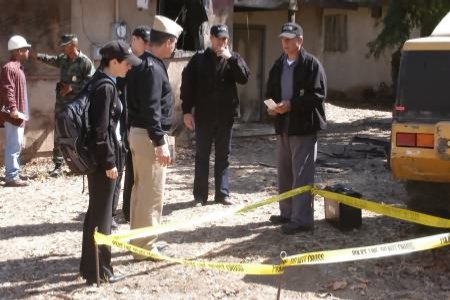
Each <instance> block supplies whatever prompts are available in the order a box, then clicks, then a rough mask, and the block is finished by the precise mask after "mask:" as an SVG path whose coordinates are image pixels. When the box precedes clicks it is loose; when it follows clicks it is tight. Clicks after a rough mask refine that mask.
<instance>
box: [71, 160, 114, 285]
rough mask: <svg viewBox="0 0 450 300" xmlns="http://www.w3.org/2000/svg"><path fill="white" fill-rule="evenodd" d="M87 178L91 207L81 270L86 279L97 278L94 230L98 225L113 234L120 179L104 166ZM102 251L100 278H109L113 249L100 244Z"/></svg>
mask: <svg viewBox="0 0 450 300" xmlns="http://www.w3.org/2000/svg"><path fill="white" fill-rule="evenodd" d="M87 178H88V185H89V207H88V210H87V212H86V216H85V218H84V226H83V246H82V251H81V263H80V273H81V275H82V276H83V278H85V279H86V280H94V279H95V278H96V276H95V274H96V271H95V244H94V230H95V228H96V227H97V228H98V232H100V233H103V234H108V235H109V234H111V216H112V201H113V194H114V188H115V186H116V180H115V179H109V178H108V177H106V172H105V170H104V169H102V168H101V167H99V168H98V169H97V170H96V171H95V172H94V173H92V174H89V175H87ZM98 250H99V263H100V278H102V279H107V278H108V277H110V276H112V275H114V273H113V268H112V266H111V249H110V247H109V246H105V245H100V246H99V249H98Z"/></svg>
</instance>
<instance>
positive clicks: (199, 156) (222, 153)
mask: <svg viewBox="0 0 450 300" xmlns="http://www.w3.org/2000/svg"><path fill="white" fill-rule="evenodd" d="M210 38H211V47H210V48H208V49H206V50H205V51H204V52H203V53H197V54H195V55H194V56H193V57H192V59H191V60H190V61H189V63H188V65H187V66H186V68H185V69H184V70H183V74H182V82H181V95H180V98H181V100H182V104H181V107H182V109H183V114H184V117H183V119H184V124H185V126H186V127H187V128H189V129H190V130H195V141H196V153H195V177H194V199H195V203H196V206H199V205H205V204H206V201H207V200H208V176H209V155H210V152H211V144H212V142H213V141H214V145H215V163H214V179H215V201H216V202H217V203H221V204H224V205H230V204H232V202H231V201H230V200H229V196H230V194H229V193H230V192H229V186H228V166H229V161H228V158H229V155H230V151H231V132H232V128H233V122H234V118H235V117H236V116H237V114H238V111H237V110H238V107H239V99H238V95H237V87H236V83H239V84H245V83H247V81H248V77H249V75H250V71H249V69H248V67H247V64H246V63H245V61H244V60H243V59H242V58H241V57H240V55H239V54H238V53H236V52H231V51H230V50H229V48H228V39H229V34H228V28H227V26H226V25H222V24H220V25H214V26H212V27H211V36H210Z"/></svg>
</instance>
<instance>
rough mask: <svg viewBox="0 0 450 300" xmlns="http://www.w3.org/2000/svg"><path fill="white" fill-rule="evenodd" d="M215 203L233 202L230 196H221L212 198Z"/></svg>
mask: <svg viewBox="0 0 450 300" xmlns="http://www.w3.org/2000/svg"><path fill="white" fill-rule="evenodd" d="M214 201H215V202H216V203H220V204H222V205H233V204H234V203H233V202H232V201H231V200H230V197H223V198H219V199H215V200H214Z"/></svg>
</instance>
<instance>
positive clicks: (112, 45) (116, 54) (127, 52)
mask: <svg viewBox="0 0 450 300" xmlns="http://www.w3.org/2000/svg"><path fill="white" fill-rule="evenodd" d="M100 54H101V56H102V57H103V58H106V59H114V58H115V59H126V60H128V62H129V63H130V65H132V66H138V65H140V64H141V62H142V61H141V60H140V59H139V58H138V57H137V56H136V55H134V54H133V52H131V48H130V46H129V45H128V44H127V43H125V42H124V41H120V40H114V41H110V42H108V43H107V44H106V45H104V46H103V47H102V48H101V49H100Z"/></svg>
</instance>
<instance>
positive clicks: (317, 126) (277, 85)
mask: <svg viewBox="0 0 450 300" xmlns="http://www.w3.org/2000/svg"><path fill="white" fill-rule="evenodd" d="M285 60H286V55H285V54H283V55H282V56H280V57H279V58H278V59H277V60H276V61H275V63H274V65H273V67H272V69H271V70H270V73H269V79H268V81H267V91H266V94H265V96H266V98H272V99H273V100H274V101H275V102H276V103H278V102H281V101H282V100H290V101H291V110H290V111H289V112H288V113H285V114H282V115H277V116H276V117H275V132H276V133H277V134H281V133H287V134H288V135H306V134H312V133H315V132H317V131H319V130H322V129H325V128H326V124H327V121H326V117H325V104H324V102H325V98H326V95H327V80H326V75H325V71H324V69H323V67H322V65H321V64H320V62H319V61H318V60H317V58H315V57H314V56H312V55H311V54H309V53H308V52H306V50H305V49H303V48H301V50H300V53H299V56H298V58H297V64H296V66H295V67H294V73H293V83H294V84H293V87H292V88H293V89H294V91H293V97H292V99H281V74H282V72H283V63H284V61H285Z"/></svg>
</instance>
